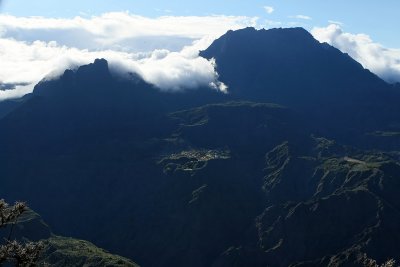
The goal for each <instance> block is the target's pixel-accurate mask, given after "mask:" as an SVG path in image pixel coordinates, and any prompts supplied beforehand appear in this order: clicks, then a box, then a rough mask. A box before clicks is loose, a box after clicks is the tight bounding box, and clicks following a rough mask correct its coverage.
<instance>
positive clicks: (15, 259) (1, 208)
mask: <svg viewBox="0 0 400 267" xmlns="http://www.w3.org/2000/svg"><path fill="white" fill-rule="evenodd" d="M27 210H28V207H27V206H26V204H25V203H23V202H16V203H15V204H14V205H12V206H10V205H9V204H8V203H6V202H5V201H4V200H3V199H1V200H0V229H4V230H6V229H7V228H9V232H8V235H7V237H6V238H5V239H4V244H2V245H0V265H2V264H3V263H5V262H8V263H14V264H15V266H35V263H36V262H37V260H38V259H39V256H40V253H41V251H42V250H43V248H44V245H43V243H42V242H26V243H22V242H20V241H17V240H12V239H11V238H12V234H13V230H14V226H15V225H16V224H17V223H18V218H19V217H20V216H21V215H22V214H23V213H24V212H25V211H27Z"/></svg>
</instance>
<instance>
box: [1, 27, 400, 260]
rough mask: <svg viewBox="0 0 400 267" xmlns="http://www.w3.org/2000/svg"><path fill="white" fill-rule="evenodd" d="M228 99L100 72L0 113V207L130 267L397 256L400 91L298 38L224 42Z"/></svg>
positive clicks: (248, 37)
mask: <svg viewBox="0 0 400 267" xmlns="http://www.w3.org/2000/svg"><path fill="white" fill-rule="evenodd" d="M201 56H203V57H205V58H207V59H210V58H214V59H215V60H216V64H217V71H218V73H219V75H220V76H219V79H220V81H222V82H224V83H225V84H227V85H228V86H229V89H228V91H229V93H228V94H224V93H222V92H219V91H216V90H214V89H210V88H198V89H197V90H184V91H182V92H177V93H171V92H163V91H160V90H159V89H157V88H155V87H154V86H152V85H150V84H148V83H146V82H145V81H143V80H142V79H141V78H140V77H139V76H135V75H132V77H131V79H126V80H121V79H119V78H115V77H113V76H112V75H111V74H110V71H109V69H108V63H107V61H106V60H104V59H98V60H96V61H95V62H94V63H92V64H89V65H86V66H81V67H80V68H79V69H78V70H77V71H71V70H66V71H65V73H64V74H63V75H62V76H61V77H60V78H59V79H57V80H53V81H43V82H41V83H39V84H38V85H37V86H36V87H35V90H34V92H33V93H32V94H30V95H28V96H25V97H24V98H23V99H20V100H14V101H6V102H0V179H1V184H2V186H1V187H0V196H2V197H4V198H6V199H7V200H8V201H12V200H17V199H18V200H21V199H22V200H26V201H27V202H28V203H29V204H30V206H31V207H32V208H34V209H35V210H37V211H38V212H39V213H40V214H41V215H42V216H43V218H44V219H45V221H46V222H48V223H49V225H51V226H52V229H53V231H54V232H55V233H57V234H61V235H63V236H73V237H77V238H81V239H86V240H89V241H91V242H93V243H94V244H96V245H98V246H100V247H104V248H105V249H107V250H109V251H111V252H112V253H117V254H119V255H123V256H125V257H128V258H130V259H133V260H134V261H135V262H137V263H138V264H140V265H141V266H191V267H196V266H199V267H203V266H214V267H222V266H332V267H333V266H363V261H364V260H366V259H367V258H373V259H376V260H377V261H378V262H382V261H384V260H386V259H388V258H395V259H398V260H399V259H400V258H399V257H400V255H399V252H398V248H399V247H400V233H399V231H398V226H399V225H400V197H399V196H398V190H399V189H400V106H399V105H398V103H400V90H399V87H398V85H389V84H387V83H385V82H384V81H383V80H381V79H380V78H378V77H377V76H376V75H374V74H372V73H371V72H370V71H368V70H365V69H364V68H363V67H362V66H361V65H360V64H359V63H357V62H356V61H354V60H353V59H352V58H350V57H349V56H348V55H346V54H343V53H341V52H340V51H339V50H337V49H335V48H334V47H332V46H329V45H328V44H321V43H319V42H318V41H316V40H315V39H313V37H312V36H311V35H310V34H309V33H308V32H307V31H305V30H304V29H301V28H292V29H272V30H259V31H257V30H255V29H253V28H247V29H242V30H238V31H229V32H228V33H226V34H225V35H223V36H222V37H220V38H219V39H217V40H216V41H215V42H214V43H213V44H212V45H211V46H210V47H209V48H208V49H206V50H205V51H202V52H201Z"/></svg>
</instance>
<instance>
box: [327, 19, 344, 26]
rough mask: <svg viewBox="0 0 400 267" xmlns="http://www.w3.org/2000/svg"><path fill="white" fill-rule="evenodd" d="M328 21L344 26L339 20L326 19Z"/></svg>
mask: <svg viewBox="0 0 400 267" xmlns="http://www.w3.org/2000/svg"><path fill="white" fill-rule="evenodd" d="M328 22H329V23H330V24H337V25H339V26H344V23H343V22H341V21H337V20H328Z"/></svg>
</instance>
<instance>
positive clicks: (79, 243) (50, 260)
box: [39, 236, 138, 267]
mask: <svg viewBox="0 0 400 267" xmlns="http://www.w3.org/2000/svg"><path fill="white" fill-rule="evenodd" d="M43 244H44V252H43V257H42V258H41V259H40V262H39V263H40V264H49V265H50V266H55V267H58V266H59V267H64V266H65V267H79V266H85V267H89V266H90V267H105V266H108V267H114V266H115V267H117V266H121V267H122V266H124V267H125V266H126V267H138V265H137V264H135V263H134V262H132V261H130V260H128V259H126V258H123V257H120V256H117V255H113V254H110V253H109V252H107V251H105V250H103V249H100V248H98V247H96V246H95V245H93V244H92V243H90V242H87V241H83V240H77V239H73V238H65V237H59V236H53V237H51V238H49V239H47V240H44V241H43Z"/></svg>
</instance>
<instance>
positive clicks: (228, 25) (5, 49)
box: [0, 12, 257, 100]
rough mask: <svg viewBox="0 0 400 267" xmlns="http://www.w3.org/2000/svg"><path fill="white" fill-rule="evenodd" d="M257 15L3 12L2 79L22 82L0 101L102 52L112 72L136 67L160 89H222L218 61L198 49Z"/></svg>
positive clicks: (249, 23) (252, 23) (0, 39)
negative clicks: (55, 15)
mask: <svg viewBox="0 0 400 267" xmlns="http://www.w3.org/2000/svg"><path fill="white" fill-rule="evenodd" d="M256 21H257V19H256V18H248V17H232V16H209V17H160V18H154V19H151V18H146V17H141V16H136V15H131V14H129V13H115V12H114V13H107V14H103V15H101V16H97V17H91V18H82V17H76V18H72V19H49V18H41V17H39V18H38V17H32V18H23V17H22V18H21V17H14V16H10V15H0V83H1V84H17V85H18V84H23V85H22V86H21V85H18V86H16V88H15V89H14V90H5V91H4V90H3V91H0V100H4V99H7V98H15V97H19V96H22V95H24V94H26V93H29V92H31V91H32V89H33V86H34V85H35V84H36V83H37V82H38V81H40V80H41V79H43V77H47V79H51V78H54V77H57V76H59V75H60V74H61V73H62V72H63V71H64V70H65V69H67V68H74V67H77V66H79V65H84V64H88V63H90V62H93V61H94V59H96V58H105V59H107V60H108V61H109V63H110V67H111V71H112V72H114V74H117V75H125V74H127V73H128V72H136V73H137V74H139V75H140V76H141V77H142V78H143V79H144V80H145V81H147V82H149V83H151V84H154V85H155V86H157V87H159V88H160V89H162V90H172V91H176V90H182V89H190V88H197V87H201V86H209V87H213V88H215V89H218V90H222V91H225V90H226V86H225V85H224V84H222V83H220V82H218V74H217V73H216V71H215V62H214V61H213V60H210V61H208V60H206V59H204V58H202V57H199V50H203V49H205V48H207V47H208V46H209V45H210V44H211V43H212V41H213V40H215V39H216V38H218V37H219V36H220V35H222V34H224V33H225V32H226V31H228V30H230V29H234V30H235V29H240V28H243V27H247V26H256ZM26 84H28V85H26Z"/></svg>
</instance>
